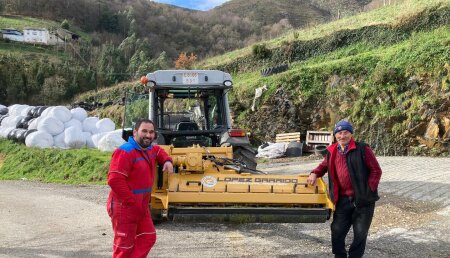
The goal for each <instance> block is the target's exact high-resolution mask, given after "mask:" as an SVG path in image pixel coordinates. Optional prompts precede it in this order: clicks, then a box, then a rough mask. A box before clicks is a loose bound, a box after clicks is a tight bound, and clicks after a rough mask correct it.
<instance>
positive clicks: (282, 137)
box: [275, 132, 300, 142]
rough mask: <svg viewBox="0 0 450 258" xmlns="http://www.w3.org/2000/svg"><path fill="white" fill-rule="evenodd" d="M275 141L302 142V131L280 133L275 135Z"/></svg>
mask: <svg viewBox="0 0 450 258" xmlns="http://www.w3.org/2000/svg"><path fill="white" fill-rule="evenodd" d="M275 142H300V132H295V133H279V134H277V135H276V137H275Z"/></svg>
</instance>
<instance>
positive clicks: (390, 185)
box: [0, 157, 450, 257]
mask: <svg viewBox="0 0 450 258" xmlns="http://www.w3.org/2000/svg"><path fill="white" fill-rule="evenodd" d="M379 161H380V164H381V167H382V169H383V176H382V181H381V185H380V192H381V197H382V199H381V200H380V201H379V202H378V204H377V208H376V211H375V217H374V221H373V224H372V227H371V230H370V234H369V243H368V247H367V250H366V256H365V257H448V254H449V253H450V173H449V171H450V158H418V157H380V158H379ZM317 164H318V161H306V162H305V161H302V162H288V163H278V164H264V165H261V166H259V168H260V169H262V170H265V171H269V172H271V173H279V174H283V173H287V174H295V173H299V172H308V171H309V170H310V169H311V168H313V167H314V166H316V165H317ZM107 194H108V187H106V186H67V185H55V184H42V183H36V182H28V181H0V229H1V230H0V257H109V256H110V249H111V241H112V231H111V229H110V222H109V217H108V216H107V214H106V211H105V204H104V203H105V200H106V197H107ZM157 231H158V242H157V244H156V245H155V247H154V249H153V250H152V253H151V256H152V257H250V256H252V257H254V256H259V257H332V256H331V248H330V239H329V238H330V237H329V222H327V223H324V224H241V225H226V224H173V223H165V224H161V225H159V226H158V227H157ZM350 238H351V237H350Z"/></svg>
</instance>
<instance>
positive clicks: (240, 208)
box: [151, 146, 334, 223]
mask: <svg viewBox="0 0 450 258" xmlns="http://www.w3.org/2000/svg"><path fill="white" fill-rule="evenodd" d="M162 147H163V148H164V149H165V150H166V151H167V153H168V154H169V155H171V156H172V158H173V161H174V168H175V172H176V173H174V174H173V175H169V176H168V175H167V174H166V173H162V171H158V173H156V175H157V176H156V180H155V184H154V186H153V192H152V200H151V210H152V216H153V218H154V220H173V221H177V222H190V221H194V222H283V223H288V222H291V223H298V222H325V221H326V220H327V219H328V218H329V216H330V213H331V211H332V210H333V209H334V206H333V203H332V202H331V200H330V198H329V196H328V193H327V188H326V185H325V183H324V182H323V180H322V179H318V180H317V184H316V185H315V186H311V185H308V184H307V183H306V179H307V177H308V176H307V175H266V174H264V173H263V172H261V171H257V170H251V169H247V168H246V167H245V165H244V164H242V163H240V162H239V161H237V160H233V159H232V155H233V150H232V147H208V148H205V147H199V146H193V147H190V148H174V147H173V146H162Z"/></svg>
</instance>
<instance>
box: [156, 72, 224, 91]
mask: <svg viewBox="0 0 450 258" xmlns="http://www.w3.org/2000/svg"><path fill="white" fill-rule="evenodd" d="M147 79H148V82H149V83H148V85H149V86H150V87H151V88H155V89H170V88H177V89H189V88H214V89H230V88H232V86H233V83H232V79H231V75H230V74H229V73H225V72H222V71H218V70H159V71H155V72H153V73H148V74H147Z"/></svg>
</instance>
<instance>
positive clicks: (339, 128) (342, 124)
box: [333, 120, 353, 134]
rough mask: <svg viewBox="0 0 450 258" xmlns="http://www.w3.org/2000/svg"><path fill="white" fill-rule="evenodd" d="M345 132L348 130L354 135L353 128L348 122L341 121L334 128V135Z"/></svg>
mask: <svg viewBox="0 0 450 258" xmlns="http://www.w3.org/2000/svg"><path fill="white" fill-rule="evenodd" d="M344 130H347V131H349V132H350V133H353V126H352V124H350V122H349V121H347V120H341V121H339V122H337V124H336V126H335V127H334V131H333V134H336V133H338V132H340V131H344Z"/></svg>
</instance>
